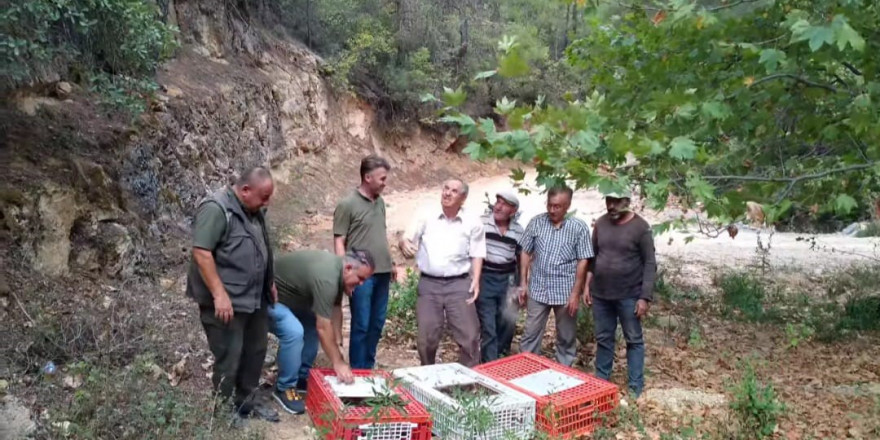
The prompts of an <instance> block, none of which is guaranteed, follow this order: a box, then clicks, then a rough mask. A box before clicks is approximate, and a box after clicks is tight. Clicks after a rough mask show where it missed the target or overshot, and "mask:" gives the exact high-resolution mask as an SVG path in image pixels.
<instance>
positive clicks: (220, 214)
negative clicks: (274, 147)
mask: <svg viewBox="0 0 880 440" xmlns="http://www.w3.org/2000/svg"><path fill="white" fill-rule="evenodd" d="M274 189H275V185H274V183H273V182H272V176H271V175H270V174H269V171H268V170H267V169H265V168H262V167H256V168H251V169H249V170H247V171H245V172H243V173H242V174H241V175H240V176H239V178H238V179H237V180H236V181H235V183H234V184H233V185H232V186H231V187H226V188H223V189H221V190H219V191H217V192H215V193H214V194H212V195H210V196H208V197H206V198H205V199H203V200H202V201H201V202H200V203H199V208H198V213H197V214H196V219H195V227H194V228H193V251H192V253H193V261H192V263H191V264H190V268H189V273H188V274H187V283H186V294H187V296H189V297H190V298H193V299H194V300H195V301H196V303H198V305H199V311H200V317H201V321H202V326H203V327H204V328H205V335H206V336H207V338H208V346H209V347H210V349H211V352H212V353H213V354H214V374H213V377H212V381H213V384H214V389H215V391H217V392H218V393H219V395H220V396H221V397H222V398H224V399H231V400H232V403H233V405H234V406H233V409H234V411H235V413H236V414H237V415H238V416H240V417H242V418H247V417H251V416H256V417H260V418H264V419H268V420H272V421H277V420H278V413H277V412H276V411H274V410H272V409H270V408H268V407H266V406H264V405H258V404H256V401H255V399H254V398H253V395H254V392H255V391H256V389H257V386H258V385H259V380H260V373H261V371H262V367H263V361H264V359H265V357H266V346H267V342H268V340H267V335H268V329H269V319H268V309H269V305H270V304H274V303H275V302H276V301H277V296H278V294H277V291H276V290H275V283H274V274H273V265H274V262H273V259H272V249H271V247H270V246H269V237H268V233H267V230H266V217H265V209H266V207H267V206H268V205H269V199H270V198H271V197H272V193H273V192H274Z"/></svg>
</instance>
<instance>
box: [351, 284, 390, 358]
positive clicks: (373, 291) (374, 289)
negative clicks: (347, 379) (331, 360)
mask: <svg viewBox="0 0 880 440" xmlns="http://www.w3.org/2000/svg"><path fill="white" fill-rule="evenodd" d="M390 286H391V274H390V273H377V274H374V275H373V276H372V277H370V278H369V279H367V280H366V281H364V284H361V285H360V286H358V287H357V288H356V289H355V290H354V294H353V295H351V298H349V299H348V303H349V305H351V335H350V336H349V342H348V361H349V362H350V363H351V368H357V369H366V370H371V369H372V368H373V366H374V365H376V349H377V347H378V346H379V339H380V338H381V337H382V328H383V327H385V312H386V310H387V309H388V290H389V288H390Z"/></svg>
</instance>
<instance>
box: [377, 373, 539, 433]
mask: <svg viewBox="0 0 880 440" xmlns="http://www.w3.org/2000/svg"><path fill="white" fill-rule="evenodd" d="M393 374H394V376H395V377H397V378H400V379H401V382H402V385H403V386H404V388H406V389H407V390H409V392H410V393H411V394H412V395H413V397H415V399H416V400H418V401H419V402H421V403H422V405H424V406H425V407H426V408H427V409H428V412H429V413H431V416H432V417H433V420H434V431H435V432H436V433H437V434H438V435H439V436H440V437H441V438H443V439H444V440H475V439H481V440H489V439H509V438H520V439H528V438H531V437H532V435H533V434H534V429H535V400H534V399H532V398H531V397H529V396H527V395H525V394H523V393H521V392H519V391H516V390H514V389H512V388H510V387H508V386H506V385H503V384H501V383H499V382H498V381H496V380H494V379H491V378H489V377H487V376H484V375H483V374H481V373H478V372H476V371H473V370H471V369H469V368H466V367H464V366H463V365H461V364H456V363H452V364H437V365H425V366H422V367H411V368H400V369H397V370H394V372H393ZM462 385H463V386H476V387H482V388H486V389H488V391H489V392H490V393H491V395H489V396H487V397H485V398H482V399H481V400H479V401H478V402H479V403H476V402H475V400H474V399H468V400H469V402H470V404H471V405H470V407H471V408H475V407H478V406H479V407H480V408H481V409H479V410H476V411H474V410H468V408H465V406H464V405H463V404H462V402H459V401H458V400H456V399H454V398H453V397H451V396H450V395H449V394H447V393H444V392H443V391H441V390H443V389H444V388H447V387H454V386H462ZM468 413H470V414H472V415H474V416H476V415H477V414H480V413H482V416H483V417H485V416H487V415H489V417H491V420H489V421H488V423H486V420H479V419H482V418H483V417H468V416H467V414H468Z"/></svg>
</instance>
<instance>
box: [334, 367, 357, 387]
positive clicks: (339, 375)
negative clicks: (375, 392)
mask: <svg viewBox="0 0 880 440" xmlns="http://www.w3.org/2000/svg"><path fill="white" fill-rule="evenodd" d="M333 371H335V372H336V379H338V380H339V381H340V382H342V383H354V374H352V373H351V367H349V366H348V364H346V363H345V362H338V363H336V364H334V365H333Z"/></svg>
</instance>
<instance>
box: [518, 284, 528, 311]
mask: <svg viewBox="0 0 880 440" xmlns="http://www.w3.org/2000/svg"><path fill="white" fill-rule="evenodd" d="M528 299H529V288H528V287H525V286H523V287H520V288H519V305H520V307H522V306H524V305H526V301H527V300H528Z"/></svg>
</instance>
